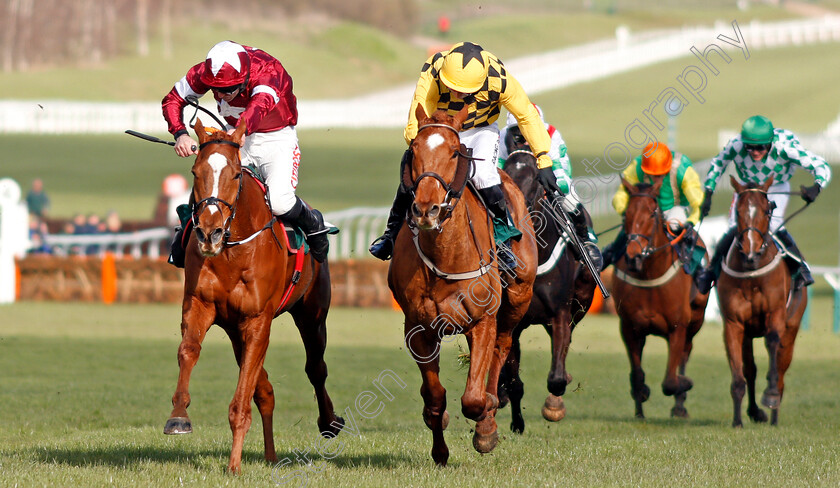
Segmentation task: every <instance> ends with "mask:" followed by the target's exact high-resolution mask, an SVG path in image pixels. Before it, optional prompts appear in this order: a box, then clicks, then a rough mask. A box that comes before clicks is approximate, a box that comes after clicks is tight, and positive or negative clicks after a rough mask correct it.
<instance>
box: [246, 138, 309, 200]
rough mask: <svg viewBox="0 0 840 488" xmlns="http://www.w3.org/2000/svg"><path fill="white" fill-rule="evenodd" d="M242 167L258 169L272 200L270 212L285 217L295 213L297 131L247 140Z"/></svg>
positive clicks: (298, 157) (297, 158)
mask: <svg viewBox="0 0 840 488" xmlns="http://www.w3.org/2000/svg"><path fill="white" fill-rule="evenodd" d="M240 154H241V157H242V164H243V165H248V164H252V165H254V166H256V167H257V169H258V170H259V172H260V174H261V175H262V177H263V178H264V179H265V184H266V185H267V186H268V195H269V197H270V199H271V211H272V212H274V214H275V215H283V214H285V213H287V212H288V211H289V210H291V209H292V206H294V204H295V202H296V201H297V199H296V197H295V189H296V188H297V183H298V166H300V147H299V146H298V138H297V132H296V131H295V128H294V127H284V128H282V129H280V130H278V131H274V132H255V133H253V134H251V135H250V136H247V137H245V141H244V143H243V144H242V150H241V153H240Z"/></svg>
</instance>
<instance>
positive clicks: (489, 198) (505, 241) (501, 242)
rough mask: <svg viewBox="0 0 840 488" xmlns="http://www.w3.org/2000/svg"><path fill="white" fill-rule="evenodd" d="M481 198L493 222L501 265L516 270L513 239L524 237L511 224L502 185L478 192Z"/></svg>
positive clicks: (497, 255)
mask: <svg viewBox="0 0 840 488" xmlns="http://www.w3.org/2000/svg"><path fill="white" fill-rule="evenodd" d="M478 193H480V194H481V198H482V199H483V200H484V203H485V204H486V205H487V211H488V212H490V217H492V220H493V231H494V235H495V240H496V257H497V258H498V260H499V265H500V266H501V267H503V268H505V269H507V270H513V269H515V268H516V256H514V255H513V251H512V250H511V248H510V241H511V239H512V238H517V237H519V236H521V235H522V233H521V232H519V231H518V230H517V229H516V227H514V226H513V224H511V222H510V215H509V214H508V210H507V202H506V201H505V195H504V193H503V192H502V187H501V185H494V186H491V187H488V188H482V189H480V190H478Z"/></svg>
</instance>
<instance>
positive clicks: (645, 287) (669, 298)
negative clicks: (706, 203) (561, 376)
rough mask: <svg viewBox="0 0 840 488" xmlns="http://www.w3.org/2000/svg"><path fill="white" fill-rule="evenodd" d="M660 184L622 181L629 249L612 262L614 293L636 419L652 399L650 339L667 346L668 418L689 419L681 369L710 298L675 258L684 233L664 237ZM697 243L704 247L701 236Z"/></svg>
mask: <svg viewBox="0 0 840 488" xmlns="http://www.w3.org/2000/svg"><path fill="white" fill-rule="evenodd" d="M662 182H663V180H659V181H657V182H656V183H654V184H653V185H651V184H648V183H639V184H637V185H632V184H630V183H628V182H627V180H625V179H624V178H622V180H621V184H622V185H623V186H624V188H625V189H626V190H627V192H628V193H629V195H630V199H629V201H628V203H627V209H626V210H625V213H624V231H625V233H626V234H627V251H626V252H625V254H624V256H622V257H621V258H620V259H619V260H618V261H617V262H616V263H615V279H614V280H613V291H612V293H613V299H614V300H615V307H616V312H617V313H618V316H619V321H620V329H621V338H622V340H623V341H624V345H625V347H626V348H627V355H628V357H629V359H630V395H631V396H632V397H633V400H634V402H635V405H636V417H637V418H644V417H645V415H644V410H643V409H642V403H644V402H645V401H647V399H648V397H649V396H650V388H649V387H648V386H647V385H646V384H645V372H644V370H643V369H642V350H643V349H644V346H645V341H646V338H647V336H648V335H655V336H659V337H663V338H665V340H666V341H667V342H668V362H667V366H666V368H665V379H664V380H663V382H662V393H663V394H665V395H666V396H670V395H673V396H674V400H675V402H674V407H673V408H672V409H671V416H672V417H688V410H686V408H685V399H686V392H687V391H688V390H690V389H691V387H692V386H693V383H692V381H691V380H690V379H689V378H688V377H687V376H685V367H686V363H688V358H689V356H690V355H691V349H692V340H693V338H694V336H695V334H697V332H698V331H699V330H700V327H701V326H702V325H703V319H704V314H705V310H706V304H707V302H708V300H709V294H708V293H706V294H702V293H700V292H699V291H698V290H697V287H696V286H695V285H694V280H693V279H692V277H691V275H689V274H688V273H686V272H685V270H684V269H683V266H682V262H681V261H680V259H679V255H678V252H677V249H676V248H675V246H676V244H677V243H678V241H679V240H680V239H681V238H682V237H681V236H682V235H684V234H681V235H680V237H676V238H674V239H673V240H672V239H671V238H670V237H669V236H668V234H667V233H666V227H667V225H666V222H665V220H664V216H663V213H662V210H661V209H660V208H659V203H658V196H659V190H660V188H661V186H662ZM685 232H686V231H685V230H684V231H683V233H685ZM697 239H698V241H699V242H700V243H701V245H702V241H700V238H699V236H698V237H697Z"/></svg>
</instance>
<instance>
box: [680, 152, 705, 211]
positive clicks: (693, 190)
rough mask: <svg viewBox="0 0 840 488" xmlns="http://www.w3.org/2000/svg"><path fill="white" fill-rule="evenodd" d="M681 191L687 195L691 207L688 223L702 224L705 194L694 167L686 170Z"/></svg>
mask: <svg viewBox="0 0 840 488" xmlns="http://www.w3.org/2000/svg"><path fill="white" fill-rule="evenodd" d="M683 157H685V156H683ZM680 190H681V191H682V194H683V195H685V199H686V200H688V206H689V207H691V212H690V213H689V215H688V221H689V222H691V223H692V224H694V225H695V226H696V225H698V224H699V223H700V205H702V204H703V197H704V194H703V188H702V187H701V185H700V176H699V175H698V174H697V171H695V170H694V168H693V167H692V166H689V167H688V168H686V170H685V174H684V175H683V180H682V187H681V188H680Z"/></svg>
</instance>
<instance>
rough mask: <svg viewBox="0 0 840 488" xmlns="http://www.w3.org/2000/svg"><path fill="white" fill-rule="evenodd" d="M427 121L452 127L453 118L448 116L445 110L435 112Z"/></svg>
mask: <svg viewBox="0 0 840 488" xmlns="http://www.w3.org/2000/svg"><path fill="white" fill-rule="evenodd" d="M429 121H430V122H432V123H434V124H446V125H453V123H454V121H455V117H453V116H451V115H448V114H447V113H446V110H435V112H434V113H433V114H432V115H431V116H429Z"/></svg>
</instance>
